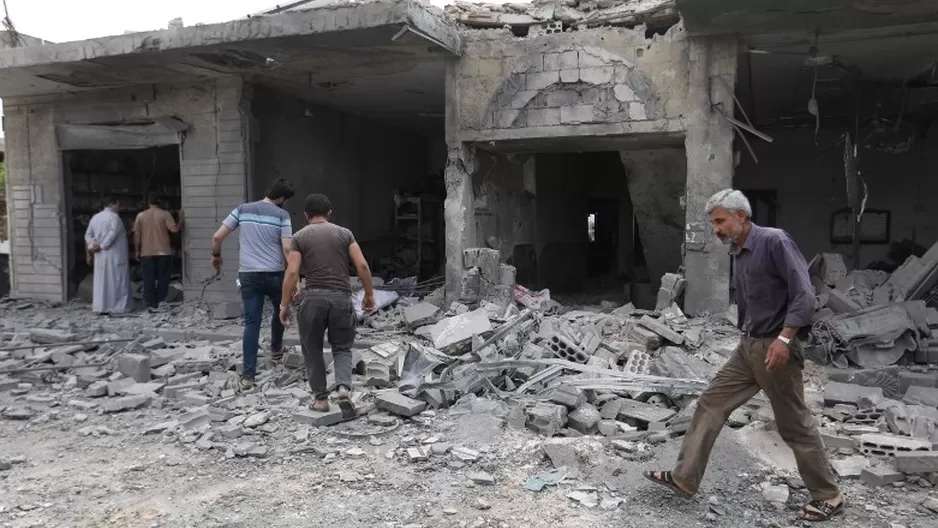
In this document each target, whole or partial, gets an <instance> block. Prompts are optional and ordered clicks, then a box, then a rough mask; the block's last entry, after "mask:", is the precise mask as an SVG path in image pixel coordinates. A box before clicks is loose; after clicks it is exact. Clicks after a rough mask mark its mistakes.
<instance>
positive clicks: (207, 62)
mask: <svg viewBox="0 0 938 528" xmlns="http://www.w3.org/2000/svg"><path fill="white" fill-rule="evenodd" d="M459 50H460V37H459V33H458V31H457V30H456V28H455V27H453V26H452V25H451V24H449V23H448V22H447V21H446V20H445V19H444V18H443V16H442V14H441V13H438V12H437V11H434V10H433V8H429V7H427V6H423V5H421V4H420V3H418V2H415V1H413V0H393V1H390V0H389V1H380V2H370V3H361V4H334V5H326V6H320V7H315V8H311V9H308V10H305V11H304V10H294V11H288V12H284V13H280V14H273V15H265V16H257V17H251V18H247V19H242V20H234V21H231V22H226V23H221V24H211V25H203V26H192V27H184V28H179V29H168V30H162V31H154V32H143V33H131V34H126V35H120V36H112V37H105V38H99V39H93V40H85V41H77V42H66V43H61V44H48V45H44V46H35V47H32V46H31V47H22V48H13V49H5V50H0V97H16V96H25V95H32V94H43V93H56V92H72V91H80V90H88V89H97V88H106V87H115V86H126V85H132V84H158V83H163V82H179V81H181V80H187V79H201V78H211V77H220V76H227V75H245V76H263V77H267V78H273V79H280V80H283V81H284V82H300V83H302V84H304V85H308V86H311V87H312V86H330V85H335V84H341V83H342V82H346V81H347V80H348V79H349V78H350V77H355V76H356V75H374V74H375V73H376V72H377V73H379V74H380V73H382V72H383V73H394V72H401V71H407V70H409V69H412V68H416V67H417V66H419V65H421V64H423V63H426V62H428V61H439V62H442V60H443V59H444V58H445V57H447V56H452V55H458V53H459Z"/></svg>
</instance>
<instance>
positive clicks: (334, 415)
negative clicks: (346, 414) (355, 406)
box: [293, 409, 343, 427]
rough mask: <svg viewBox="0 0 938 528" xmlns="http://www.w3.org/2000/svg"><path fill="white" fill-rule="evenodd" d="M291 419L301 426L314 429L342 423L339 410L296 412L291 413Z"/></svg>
mask: <svg viewBox="0 0 938 528" xmlns="http://www.w3.org/2000/svg"><path fill="white" fill-rule="evenodd" d="M293 419H294V420H296V421H297V422H299V423H301V424H306V425H313V426H316V427H327V426H330V425H335V424H337V423H339V422H341V421H343V418H342V411H341V409H335V410H330V411H329V412H319V411H313V410H302V411H297V412H295V413H293Z"/></svg>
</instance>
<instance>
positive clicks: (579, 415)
mask: <svg viewBox="0 0 938 528" xmlns="http://www.w3.org/2000/svg"><path fill="white" fill-rule="evenodd" d="M599 419H600V416H599V410H598V409H596V407H594V406H592V405H590V404H589V403H586V404H583V405H581V406H579V407H577V408H576V410H575V411H573V412H571V413H570V414H568V415H567V425H568V426H569V427H571V428H572V429H575V430H577V431H579V432H581V433H583V434H592V433H593V432H594V431H595V430H596V426H597V424H598V423H599Z"/></svg>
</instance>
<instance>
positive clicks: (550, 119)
mask: <svg viewBox="0 0 938 528" xmlns="http://www.w3.org/2000/svg"><path fill="white" fill-rule="evenodd" d="M525 117H526V118H527V122H528V126H529V127H542V126H557V125H559V124H560V108H528V109H526V110H525Z"/></svg>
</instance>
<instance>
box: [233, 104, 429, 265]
mask: <svg viewBox="0 0 938 528" xmlns="http://www.w3.org/2000/svg"><path fill="white" fill-rule="evenodd" d="M256 91H257V93H256V96H255V98H254V106H253V112H254V115H255V117H256V118H257V123H258V128H259V132H258V136H257V138H258V142H257V144H256V146H255V149H256V151H255V158H254V159H255V173H256V174H257V178H255V182H254V184H253V185H252V189H251V191H252V197H253V199H258V200H259V199H261V198H263V196H264V191H265V189H266V187H267V186H268V185H269V184H270V182H271V181H273V180H274V179H276V178H281V177H282V178H286V179H288V180H290V182H292V183H293V185H294V189H295V190H296V197H295V198H294V199H293V200H291V201H290V202H289V203H288V204H287V209H288V210H289V211H290V214H291V218H292V219H293V227H294V230H296V229H300V228H301V227H303V226H304V225H305V224H306V220H305V217H304V215H303V200H304V199H305V198H306V196H307V195H308V194H310V193H314V192H315V193H323V194H326V195H327V196H329V199H330V200H331V201H332V205H333V207H334V210H335V213H334V217H333V218H334V220H335V222H336V223H338V224H340V225H344V226H346V227H348V228H349V229H351V230H352V231H353V232H355V235H356V237H357V238H358V239H359V241H360V242H361V243H362V245H363V247H364V248H365V249H366V250H368V249H370V250H371V251H369V252H368V254H367V256H368V257H369V259H375V258H379V257H381V256H390V253H391V252H392V248H393V244H392V243H391V240H390V238H389V235H390V234H391V233H392V231H393V228H394V201H393V197H394V190H395V189H406V190H422V189H423V187H426V182H427V181H428V178H427V176H428V173H427V170H428V167H429V158H428V150H429V147H430V143H429V142H428V140H427V139H426V138H424V137H423V136H420V135H417V134H412V133H409V132H405V131H402V130H396V129H393V128H390V127H388V126H385V125H382V124H379V123H376V122H373V121H369V120H367V119H364V118H361V117H358V116H353V115H349V114H345V113H342V112H338V111H336V110H333V109H329V108H324V107H318V106H314V105H311V104H308V103H306V102H304V101H301V100H299V99H296V98H294V97H290V96H288V95H285V94H281V93H278V92H275V91H273V90H270V89H267V88H263V87H258V88H257V90H256ZM438 183H439V182H438ZM427 190H430V189H427Z"/></svg>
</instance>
